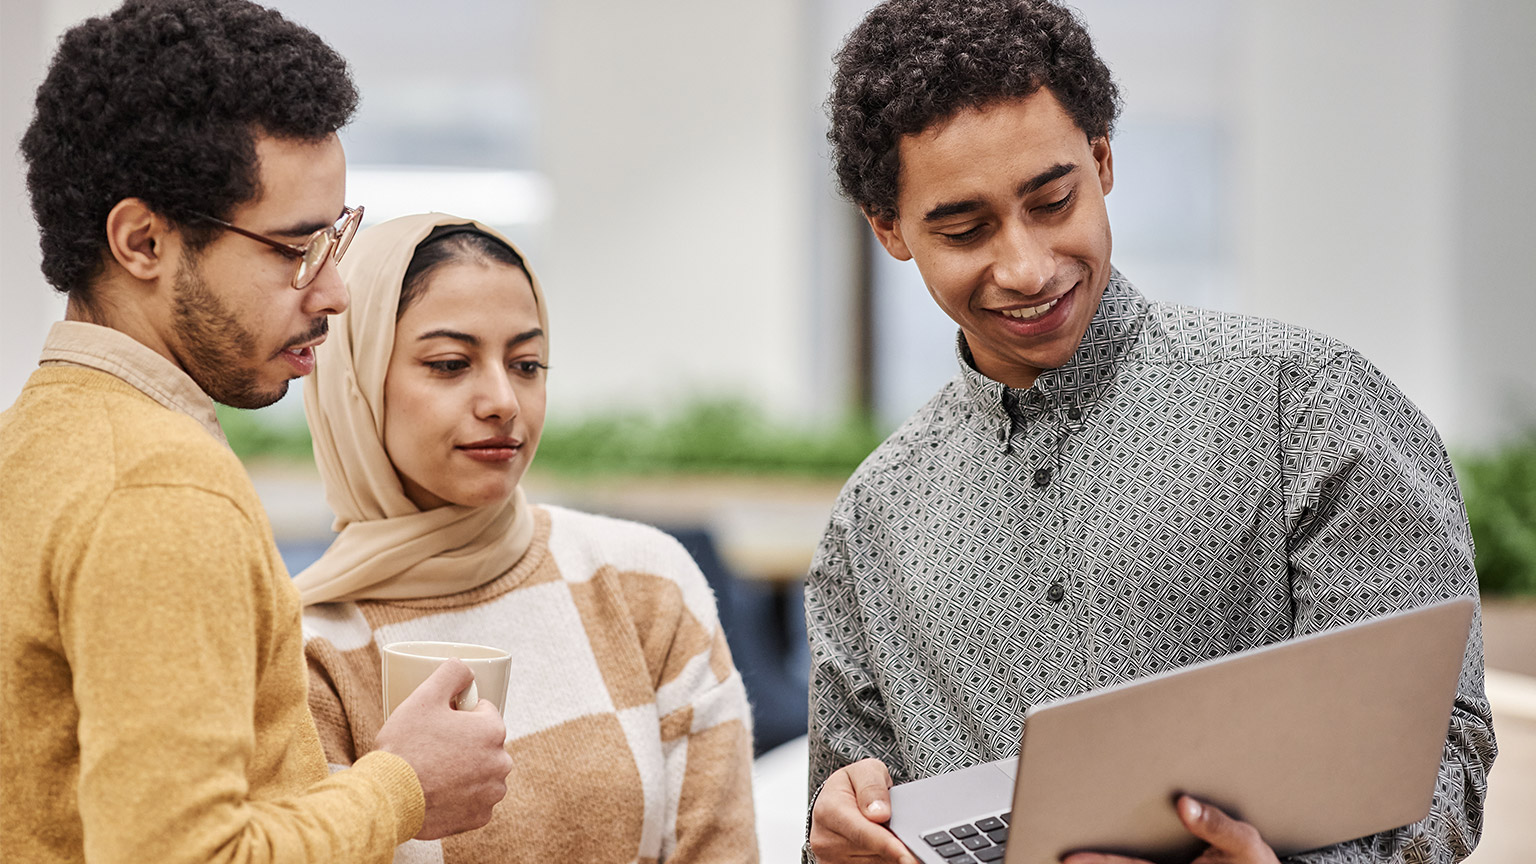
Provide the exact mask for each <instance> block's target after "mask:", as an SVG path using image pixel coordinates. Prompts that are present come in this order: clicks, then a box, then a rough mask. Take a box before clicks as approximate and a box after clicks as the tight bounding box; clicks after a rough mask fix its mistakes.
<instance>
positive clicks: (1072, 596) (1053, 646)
mask: <svg viewBox="0 0 1536 864" xmlns="http://www.w3.org/2000/svg"><path fill="white" fill-rule="evenodd" d="M1010 396H1011V397H1012V398H1010V399H1008V400H1005V404H1008V405H1009V409H1010V410H1009V413H1010V415H1011V417H1012V423H1011V427H1012V432H1011V434H1010V436H1009V440H1008V451H1009V453H1008V455H1009V456H1011V457H1012V458H1013V459H1015V460H1017V469H1018V470H1019V471H1020V473H1021V474H1022V475H1023V476H1024V477H1025V478H1026V479H1027V485H1026V488H1027V490H1028V491H1027V500H1028V502H1029V504H1028V506H1027V507H1026V509H1025V512H1024V513H1023V514H1021V516H1022V518H1023V520H1024V522H1023V524H1022V525H1021V531H1022V533H1024V534H1025V535H1026V536H1027V537H1028V538H1029V541H1030V542H1031V545H1032V546H1033V548H1032V549H1031V553H1032V554H1030V555H1029V558H1030V559H1032V560H1030V561H1029V565H1030V566H1026V568H1025V572H1026V574H1027V575H1026V578H1027V579H1028V580H1029V585H1028V588H1029V590H1030V592H1031V594H1032V596H1034V597H1035V602H1036V603H1037V604H1039V607H1040V608H1041V610H1042V611H1043V612H1044V614H1043V615H1042V616H1039V619H1038V620H1040V621H1041V622H1042V625H1041V626H1039V627H1038V628H1037V630H1038V632H1036V633H1031V634H1029V639H1030V645H1031V648H1032V649H1034V650H1036V651H1039V652H1041V655H1042V656H1041V657H1040V659H1041V661H1042V662H1041V664H1040V665H1039V666H1038V667H1037V668H1039V669H1041V670H1042V671H1044V670H1051V672H1052V674H1053V676H1054V677H1053V680H1042V681H1038V682H1037V686H1039V688H1040V689H1041V690H1043V691H1044V692H1046V693H1051V694H1055V695H1069V694H1073V693H1078V692H1081V691H1082V690H1083V689H1085V688H1086V687H1087V682H1088V681H1089V680H1091V675H1092V669H1091V666H1092V665H1093V663H1092V657H1091V655H1090V653H1089V652H1088V651H1087V650H1085V649H1086V648H1087V643H1088V640H1087V638H1086V637H1087V627H1086V620H1085V618H1084V609H1085V606H1084V604H1083V602H1082V601H1083V592H1084V590H1085V587H1086V586H1085V585H1084V583H1083V579H1082V561H1081V557H1082V556H1081V553H1080V550H1078V549H1077V547H1076V544H1074V543H1073V542H1072V525H1071V521H1072V520H1071V518H1070V514H1069V512H1068V507H1067V494H1066V493H1067V491H1068V489H1069V485H1070V481H1071V477H1070V475H1069V473H1068V467H1067V455H1066V453H1067V447H1068V444H1069V439H1070V436H1071V434H1072V433H1073V431H1075V430H1076V428H1077V427H1078V425H1079V422H1080V421H1081V417H1082V414H1081V410H1080V409H1078V408H1077V407H1075V406H1071V407H1067V406H1065V405H1062V404H1059V403H1058V402H1056V401H1055V400H1052V399H1050V398H1049V397H1048V396H1046V395H1043V394H1042V393H1041V392H1040V391H1039V390H1036V389H1031V390H1028V391H1025V392H1024V393H1022V394H1017V393H1015V394H1010Z"/></svg>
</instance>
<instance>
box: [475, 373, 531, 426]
mask: <svg viewBox="0 0 1536 864" xmlns="http://www.w3.org/2000/svg"><path fill="white" fill-rule="evenodd" d="M519 407H520V406H519V405H518V402H517V388H516V387H514V386H513V384H512V377H511V375H510V374H509V373H508V372H507V370H506V369H502V368H498V367H495V366H492V367H490V368H489V369H487V370H486V372H485V374H484V375H482V376H480V381H479V384H478V386H477V387H476V392H475V417H477V418H479V419H481V420H500V421H507V420H511V419H512V418H513V417H516V416H517V412H518V410H519Z"/></svg>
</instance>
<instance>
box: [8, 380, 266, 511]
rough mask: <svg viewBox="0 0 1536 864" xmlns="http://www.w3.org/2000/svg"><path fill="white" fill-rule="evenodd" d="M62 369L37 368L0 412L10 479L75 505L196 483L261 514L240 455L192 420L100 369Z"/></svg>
mask: <svg viewBox="0 0 1536 864" xmlns="http://www.w3.org/2000/svg"><path fill="white" fill-rule="evenodd" d="M43 371H51V370H43ZM59 371H68V372H71V373H76V374H72V375H54V376H41V375H40V376H35V377H34V380H33V381H32V382H29V384H28V386H27V388H26V389H25V390H24V391H23V393H22V396H21V398H20V399H18V400H17V402H16V404H15V405H14V406H12V407H11V409H9V410H8V411H6V413H5V416H4V420H3V421H0V472H3V474H4V475H5V479H6V480H7V481H8V482H10V481H12V480H15V481H16V482H17V483H19V484H21V485H25V486H29V487H34V495H36V496H37V497H36V499H35V500H38V501H39V503H42V502H44V501H47V500H53V501H58V502H69V504H68V508H69V509H70V510H73V511H80V510H81V508H84V509H85V510H89V509H91V507H92V506H100V505H101V504H102V503H104V502H105V501H106V500H107V498H108V497H109V496H111V495H112V493H113V492H115V491H118V490H124V489H143V488H151V487H165V488H181V489H187V490H197V491H202V492H206V493H209V494H213V495H216V496H219V497H222V498H225V499H227V500H229V501H230V502H231V503H232V504H234V505H235V507H236V508H237V509H238V510H239V511H240V512H241V513H242V514H243V515H244V516H245V517H246V518H247V519H251V520H253V521H255V522H262V521H264V520H263V518H262V517H261V516H260V503H259V501H258V499H257V498H256V495H255V490H254V489H253V488H252V487H251V484H250V480H249V478H248V477H247V475H246V473H245V468H244V466H242V465H241V464H240V460H239V458H238V457H236V456H235V454H234V453H233V452H232V451H230V449H229V448H228V447H226V446H225V445H224V444H222V443H221V442H219V441H218V440H217V439H215V438H214V437H213V436H211V435H209V434H208V432H207V430H205V429H204V428H203V427H202V426H201V425H200V424H198V422H197V421H196V420H194V419H192V418H191V417H189V416H187V415H185V414H182V413H180V412H177V411H173V410H171V409H169V408H166V407H164V406H162V405H160V404H159V403H157V402H155V401H154V400H153V399H150V398H149V397H148V396H146V395H144V394H143V393H141V392H139V391H138V390H136V389H134V388H133V387H132V386H131V385H128V384H126V383H125V382H123V381H121V380H120V379H118V378H116V377H114V376H111V375H108V374H107V373H104V372H97V371H95V370H88V369H70V370H59Z"/></svg>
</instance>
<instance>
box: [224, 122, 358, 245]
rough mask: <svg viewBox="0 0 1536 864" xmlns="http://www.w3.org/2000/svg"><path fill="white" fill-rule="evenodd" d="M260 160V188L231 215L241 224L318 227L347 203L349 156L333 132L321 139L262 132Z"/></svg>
mask: <svg viewBox="0 0 1536 864" xmlns="http://www.w3.org/2000/svg"><path fill="white" fill-rule="evenodd" d="M256 163H257V170H258V178H259V181H260V188H259V190H258V192H257V194H256V197H255V199H253V200H251V201H248V202H246V203H245V204H243V205H241V206H240V207H238V208H236V210H235V214H234V218H233V219H232V220H231V221H233V222H235V223H236V224H238V225H241V226H242V227H245V226H246V225H249V226H250V227H253V228H256V229H257V230H261V229H263V228H264V229H267V230H273V231H276V230H278V229H286V228H292V227H298V226H309V225H314V226H315V227H314V228H312V229H311V230H318V229H319V228H320V227H324V226H326V225H330V224H332V223H334V222H335V221H336V217H337V216H338V215H339V214H340V213H341V208H342V207H343V206H345V203H346V191H347V158H346V154H345V152H343V150H342V148H341V139H339V138H337V137H336V135H335V134H334V133H333V134H331V135H327V136H326V137H324V138H320V139H318V140H299V139H291V138H274V137H271V136H269V135H258V136H257V138H256ZM258 226H259V227H258Z"/></svg>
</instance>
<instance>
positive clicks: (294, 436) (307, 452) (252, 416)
mask: <svg viewBox="0 0 1536 864" xmlns="http://www.w3.org/2000/svg"><path fill="white" fill-rule="evenodd" d="M218 412H219V425H220V426H222V427H224V437H225V438H227V439H229V448H230V449H231V450H233V451H235V455H236V456H239V457H240V461H242V462H246V463H249V462H252V461H260V460H264V459H272V460H281V461H297V462H308V461H310V460H312V459H314V451H313V450H311V449H310V438H309V426H308V424H306V423H305V422H304V415H303V414H300V413H298V412H291V413H279V412H278V411H277V410H275V409H274V410H271V411H262V412H260V413H258V412H256V411H242V410H241V409H239V408H231V407H229V406H228V405H219V406H218Z"/></svg>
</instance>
